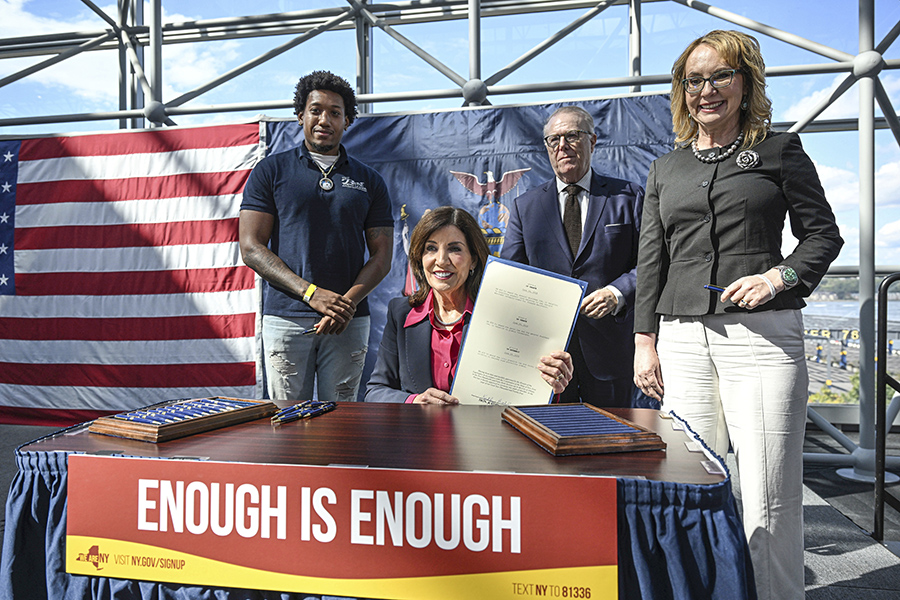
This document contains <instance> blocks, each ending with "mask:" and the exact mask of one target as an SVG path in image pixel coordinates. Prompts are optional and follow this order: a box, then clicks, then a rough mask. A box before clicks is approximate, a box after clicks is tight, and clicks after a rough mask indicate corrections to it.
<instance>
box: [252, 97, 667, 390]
mask: <svg viewBox="0 0 900 600" xmlns="http://www.w3.org/2000/svg"><path fill="white" fill-rule="evenodd" d="M565 104H575V105H578V106H580V107H582V108H584V109H585V110H587V111H588V112H589V113H590V114H591V116H593V118H594V125H595V132H596V134H597V146H596V149H595V150H594V156H593V167H594V169H595V170H596V171H597V172H599V173H601V174H604V175H610V176H614V177H619V178H621V179H627V180H630V181H636V182H639V183H640V184H641V185H643V184H644V182H645V181H646V179H647V172H648V171H649V169H650V163H651V162H653V160H654V159H656V158H657V157H659V156H661V155H663V154H665V153H666V152H668V151H669V150H671V149H672V143H673V140H674V135H673V134H672V119H671V113H670V109H669V97H668V95H651V96H632V97H623V98H612V99H606V100H586V101H580V102H569V103H565ZM560 106H563V104H557V103H553V104H539V105H530V106H511V107H500V108H490V107H487V108H467V109H460V110H454V111H446V112H435V113H420V114H397V115H383V116H366V117H360V118H359V119H357V120H356V121H355V122H354V123H353V125H352V126H351V127H350V129H349V130H347V133H346V134H345V136H344V145H345V147H346V148H347V151H348V152H349V153H350V154H351V155H352V156H354V157H355V158H357V159H358V160H360V161H362V162H364V163H366V164H367V165H369V166H371V167H373V168H375V169H376V170H377V171H378V172H379V173H381V175H382V177H384V179H385V181H386V182H387V186H388V189H389V190H390V192H391V198H392V200H393V213H394V257H393V264H392V267H391V272H390V274H389V275H388V276H387V277H386V278H385V280H384V281H383V282H382V283H381V285H380V286H379V287H378V288H377V289H376V290H375V291H374V292H373V293H372V294H371V295H370V296H369V303H370V307H371V313H372V331H371V335H370V337H369V353H368V356H367V359H366V369H365V371H364V373H363V382H365V381H368V378H369V374H370V373H371V370H372V367H373V366H374V364H375V358H376V357H377V355H378V346H379V344H380V341H381V332H382V330H383V329H384V322H385V317H386V314H387V303H388V301H389V300H390V299H391V298H394V297H396V296H399V295H401V294H402V293H403V288H404V284H405V282H406V274H407V261H406V251H405V249H404V244H403V240H404V236H406V238H407V239H408V235H409V233H408V232H410V231H412V229H413V227H415V224H416V223H417V222H418V221H419V219H420V218H421V217H422V214H423V213H424V212H425V211H426V210H428V209H432V208H437V207H438V206H444V205H447V204H449V205H452V206H458V207H460V208H464V209H466V210H468V211H469V212H470V213H472V215H473V216H475V217H476V218H477V219H478V220H479V222H482V223H483V225H484V226H485V229H486V230H487V236H488V241H489V244H490V246H491V250H492V251H494V252H499V250H500V244H501V243H502V236H503V232H504V231H505V221H504V219H503V215H504V213H505V208H504V206H508V205H509V204H510V203H511V202H512V200H513V199H514V198H515V197H516V196H518V195H519V194H522V193H524V192H525V191H526V190H528V189H530V188H532V187H534V186H536V185H538V184H540V183H542V182H544V181H547V180H548V179H551V178H552V177H553V171H552V169H551V168H550V163H549V161H548V158H547V151H546V148H545V147H544V143H543V139H542V138H543V132H542V129H543V125H544V122H545V121H546V120H547V118H548V117H549V116H550V114H551V113H552V112H553V111H554V110H556V109H557V108H559V107H560ZM266 130H267V131H266V137H267V140H268V142H267V143H268V152H269V153H270V154H271V153H276V152H284V151H285V150H289V149H290V148H293V147H295V146H297V145H299V144H300V143H301V141H302V139H303V132H302V130H301V129H300V127H299V125H298V124H297V122H296V121H273V122H270V123H268V124H267V127H266ZM454 172H456V173H457V174H454ZM465 174H469V175H470V176H469V177H467V176H466V175H465ZM504 174H508V175H507V177H506V178H504ZM491 180H494V181H496V182H498V185H497V186H491V185H490V184H489V182H490V181H491ZM512 181H514V184H512V185H510V182H512ZM463 182H465V183H466V184H464V183H463ZM479 183H480V184H481V186H479V185H478V184H479ZM491 188H494V189H493V190H492V189H491ZM472 190H474V191H472ZM498 204H500V205H504V206H498ZM364 394H365V385H362V386H361V390H360V398H361V397H362V395H364Z"/></svg>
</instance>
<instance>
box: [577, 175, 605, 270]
mask: <svg viewBox="0 0 900 600" xmlns="http://www.w3.org/2000/svg"><path fill="white" fill-rule="evenodd" d="M589 195H590V199H589V200H588V209H587V215H585V218H584V231H583V233H582V235H581V246H579V248H578V254H579V255H580V254H581V253H582V252H583V251H584V249H585V248H588V247H590V246H591V245H592V238H593V237H594V236H595V235H596V234H597V223H598V222H599V221H600V215H602V214H603V210H604V209H605V208H606V202H607V200H608V199H609V196H608V195H607V191H606V180H605V179H603V177H601V176H600V175H598V174H597V173H593V172H592V175H591V190H590V194H589ZM575 258H576V259H577V258H578V257H577V256H576V257H575Z"/></svg>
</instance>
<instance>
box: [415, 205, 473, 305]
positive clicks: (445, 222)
mask: <svg viewBox="0 0 900 600" xmlns="http://www.w3.org/2000/svg"><path fill="white" fill-rule="evenodd" d="M449 225H453V226H455V227H456V228H457V229H459V230H460V231H461V232H462V233H463V236H465V238H466V245H467V246H468V247H469V252H471V253H472V259H473V260H474V262H475V265H474V269H475V270H474V271H473V272H472V274H471V275H469V277H468V278H467V279H466V284H465V285H466V294H468V296H469V298H471V299H472V300H475V296H476V295H478V287H479V286H480V285H481V276H482V275H483V274H484V267H485V264H487V259H488V254H490V249H488V245H487V242H486V241H485V239H484V232H482V231H481V227H479V226H478V222H477V221H475V217H473V216H472V215H470V214H469V213H468V212H466V211H465V210H463V209H461V208H456V207H453V206H441V207H440V208H436V209H434V210H430V211H428V212H427V213H425V214H424V215H423V216H422V218H421V219H419V222H418V223H416V226H415V227H414V228H413V231H412V235H411V236H410V240H409V264H410V265H411V266H412V271H413V275H414V276H415V278H416V283H418V284H419V289H418V290H416V291H415V293H414V294H413V295H412V296H410V297H409V305H410V306H419V305H420V304H422V303H423V302H425V298H426V297H427V296H428V292H429V291H431V286H430V285H428V280H427V279H425V267H424V266H422V257H423V256H424V254H425V244H427V243H428V239H429V238H430V237H431V236H432V234H433V233H434V232H435V231H437V230H438V229H442V228H444V227H447V226H449Z"/></svg>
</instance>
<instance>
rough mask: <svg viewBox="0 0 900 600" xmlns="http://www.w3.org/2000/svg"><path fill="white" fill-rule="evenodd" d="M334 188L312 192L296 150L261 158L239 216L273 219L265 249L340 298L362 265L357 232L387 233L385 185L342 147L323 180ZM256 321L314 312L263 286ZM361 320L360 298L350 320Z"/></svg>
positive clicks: (314, 182)
mask: <svg viewBox="0 0 900 600" xmlns="http://www.w3.org/2000/svg"><path fill="white" fill-rule="evenodd" d="M329 178H330V179H331V180H332V181H333V182H334V188H333V189H331V190H330V191H325V190H323V189H322V188H321V187H319V180H321V179H322V172H321V171H320V170H319V167H318V165H316V163H315V162H314V161H313V160H312V158H310V156H309V151H308V150H307V149H306V146H305V145H304V144H301V145H300V146H298V147H297V148H294V149H292V150H288V151H286V152H280V153H278V154H272V155H270V156H267V157H266V158H264V159H263V160H262V161H260V163H259V164H258V165H256V167H254V169H253V172H252V173H250V178H249V179H248V180H247V185H246V186H245V187H244V199H243V202H242V203H241V210H256V211H260V212H265V213H269V214H271V215H274V217H275V225H274V228H273V230H272V238H271V240H270V242H269V248H271V250H272V252H274V253H275V254H277V255H278V257H279V258H281V260H283V261H284V262H285V264H287V266H288V267H290V268H291V270H292V271H294V272H295V273H297V274H298V275H299V276H300V277H302V278H303V279H305V280H306V281H308V282H310V283H314V284H315V285H317V286H318V287H322V288H325V289H328V290H331V291H333V292H336V293H338V294H345V293H347V291H348V290H349V289H350V287H351V286H352V285H353V282H354V281H356V277H357V275H358V274H359V271H360V270H361V269H362V267H363V265H364V264H365V261H366V241H365V235H364V231H365V230H366V229H370V228H373V227H392V226H393V224H394V220H393V217H392V214H391V199H390V195H389V194H388V190H387V186H386V185H385V183H384V180H383V179H382V178H381V175H379V174H378V173H377V172H376V171H375V170H374V169H371V168H370V167H368V166H366V165H364V164H363V163H361V162H359V161H358V160H355V159H353V158H351V157H349V156H348V155H347V151H346V149H344V147H343V146H341V148H340V156H339V157H338V160H337V162H336V163H335V165H334V168H333V169H332V171H331V172H330V174H329ZM263 314H266V315H274V316H279V317H309V316H317V315H318V313H317V312H316V311H314V310H313V309H312V308H310V307H309V305H307V304H306V303H305V302H303V300H302V298H300V297H299V296H296V295H294V294H292V293H289V292H286V291H284V290H282V289H280V288H277V287H275V286H273V285H269V284H268V282H267V283H266V286H265V296H264V301H263ZM368 314H369V304H368V301H367V299H364V300H363V301H362V302H360V303H359V305H358V306H357V307H356V315H357V316H365V315H368Z"/></svg>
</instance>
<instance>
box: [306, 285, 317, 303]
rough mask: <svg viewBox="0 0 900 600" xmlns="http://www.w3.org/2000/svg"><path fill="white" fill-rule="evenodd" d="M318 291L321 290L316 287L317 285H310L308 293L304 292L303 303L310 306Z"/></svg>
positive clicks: (307, 289)
mask: <svg viewBox="0 0 900 600" xmlns="http://www.w3.org/2000/svg"><path fill="white" fill-rule="evenodd" d="M317 289H319V288H317V287H316V284H314V283H311V284H309V287H307V288H306V291H305V292H303V301H304V302H306V303H307V304H309V301H310V300H312V297H313V294H315V293H316V290H317Z"/></svg>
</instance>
